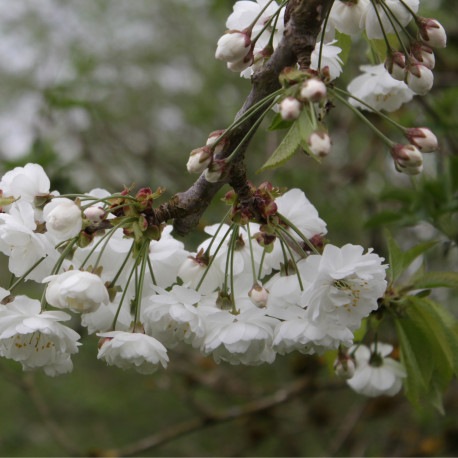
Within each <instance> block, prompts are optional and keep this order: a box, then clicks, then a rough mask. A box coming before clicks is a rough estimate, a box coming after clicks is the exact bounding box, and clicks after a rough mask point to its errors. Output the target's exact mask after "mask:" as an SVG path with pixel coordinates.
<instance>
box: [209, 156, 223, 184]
mask: <svg viewBox="0 0 458 458" xmlns="http://www.w3.org/2000/svg"><path fill="white" fill-rule="evenodd" d="M225 171H226V161H225V160H224V159H215V160H214V161H212V162H211V163H210V165H209V166H208V168H207V169H206V170H205V179H206V180H207V181H208V182H209V183H217V182H218V181H220V180H221V179H222V178H223V176H224V174H225Z"/></svg>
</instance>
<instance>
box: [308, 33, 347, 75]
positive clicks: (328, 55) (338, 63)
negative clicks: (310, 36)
mask: <svg viewBox="0 0 458 458" xmlns="http://www.w3.org/2000/svg"><path fill="white" fill-rule="evenodd" d="M334 43H335V41H331V42H329V43H325V44H324V45H323V49H322V56H321V68H322V69H323V68H324V67H328V69H329V76H330V78H331V81H332V80H335V79H336V78H337V77H338V76H339V75H340V74H341V73H342V65H343V62H342V59H341V58H340V57H339V54H340V53H341V52H342V49H341V48H339V47H338V46H335V45H334ZM320 45H321V43H320V42H318V43H317V44H316V45H315V49H314V50H313V52H312V55H311V63H310V68H311V69H312V70H318V61H319V55H320Z"/></svg>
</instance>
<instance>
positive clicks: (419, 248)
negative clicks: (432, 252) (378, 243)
mask: <svg viewBox="0 0 458 458" xmlns="http://www.w3.org/2000/svg"><path fill="white" fill-rule="evenodd" d="M436 243H437V242H426V243H421V244H420V245H416V246H414V247H413V248H411V249H410V250H408V251H406V252H405V253H404V254H403V257H402V267H403V270H406V269H407V268H408V267H409V266H410V264H412V262H413V261H415V259H417V258H418V256H420V255H422V254H423V253H424V252H425V251H428V250H429V249H430V248H432V247H433V246H434V245H436Z"/></svg>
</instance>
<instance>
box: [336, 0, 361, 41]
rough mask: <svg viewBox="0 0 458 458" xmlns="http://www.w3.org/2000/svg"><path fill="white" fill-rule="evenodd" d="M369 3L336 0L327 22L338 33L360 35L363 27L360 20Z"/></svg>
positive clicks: (359, 0) (357, 0)
mask: <svg viewBox="0 0 458 458" xmlns="http://www.w3.org/2000/svg"><path fill="white" fill-rule="evenodd" d="M369 3H370V2H369V0H356V1H345V0H336V1H335V2H334V4H333V6H332V9H331V13H330V15H329V22H331V24H332V25H333V26H334V27H335V28H336V29H337V30H338V31H339V32H342V33H346V34H347V35H355V34H357V33H361V31H362V29H363V27H364V23H363V22H362V20H361V19H362V17H363V16H365V14H366V9H367V7H368V5H369Z"/></svg>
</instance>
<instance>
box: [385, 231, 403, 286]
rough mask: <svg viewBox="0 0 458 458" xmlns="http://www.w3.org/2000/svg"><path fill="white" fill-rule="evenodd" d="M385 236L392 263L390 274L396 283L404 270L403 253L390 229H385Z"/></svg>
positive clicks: (389, 258)
mask: <svg viewBox="0 0 458 458" xmlns="http://www.w3.org/2000/svg"><path fill="white" fill-rule="evenodd" d="M385 237H386V241H387V244H388V262H389V264H390V267H389V269H388V275H389V276H390V277H391V281H392V282H393V283H394V282H395V281H396V280H397V279H398V278H399V276H400V275H401V274H402V272H404V268H403V266H404V262H403V253H402V251H401V248H399V245H398V244H397V243H396V240H394V238H393V237H392V236H391V234H390V233H389V232H388V230H385Z"/></svg>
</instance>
